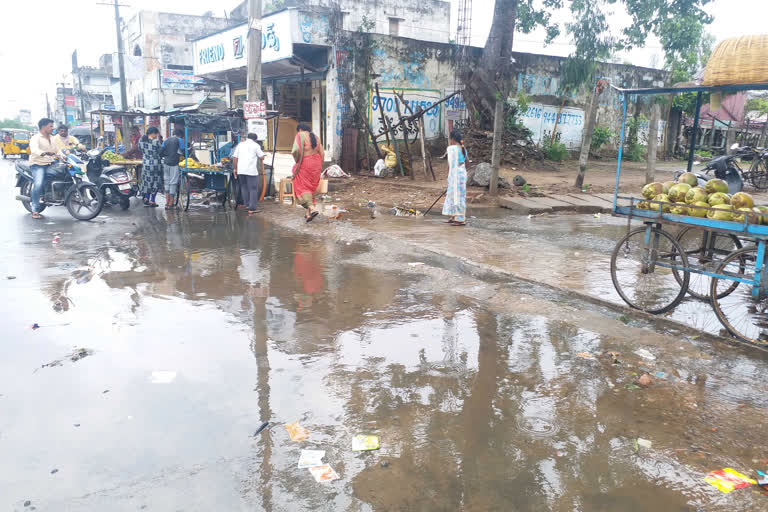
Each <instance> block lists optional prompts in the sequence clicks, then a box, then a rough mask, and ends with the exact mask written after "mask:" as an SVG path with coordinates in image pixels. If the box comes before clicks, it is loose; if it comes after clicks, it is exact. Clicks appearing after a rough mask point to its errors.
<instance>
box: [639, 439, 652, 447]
mask: <svg viewBox="0 0 768 512" xmlns="http://www.w3.org/2000/svg"><path fill="white" fill-rule="evenodd" d="M637 446H638V447H640V448H650V447H651V446H653V443H652V442H651V441H649V440H647V439H643V438H642V437H638V438H637Z"/></svg>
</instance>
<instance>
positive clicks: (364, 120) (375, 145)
mask: <svg viewBox="0 0 768 512" xmlns="http://www.w3.org/2000/svg"><path fill="white" fill-rule="evenodd" d="M352 105H354V107H355V111H356V112H357V115H358V116H360V119H361V120H362V121H363V122H364V123H365V128H366V129H367V131H368V136H369V137H370V138H371V142H372V143H373V145H374V147H375V148H376V155H378V157H379V160H381V159H383V158H384V156H383V155H382V154H381V149H380V148H379V145H378V144H376V136H375V135H374V134H373V130H372V129H371V124H370V123H369V122H368V115H367V114H366V115H363V113H362V112H363V111H362V110H360V107H359V106H358V105H357V102H356V101H355V97H354V96H352ZM379 108H381V106H379ZM365 153H366V154H368V143H367V142H366V143H365Z"/></svg>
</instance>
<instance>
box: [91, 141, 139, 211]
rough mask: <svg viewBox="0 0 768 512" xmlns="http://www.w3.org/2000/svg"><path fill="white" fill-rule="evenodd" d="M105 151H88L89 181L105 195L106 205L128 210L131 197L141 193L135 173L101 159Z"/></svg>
mask: <svg viewBox="0 0 768 512" xmlns="http://www.w3.org/2000/svg"><path fill="white" fill-rule="evenodd" d="M104 151H106V149H92V150H90V151H88V153H87V155H88V164H87V166H86V174H87V175H88V179H89V180H90V181H91V182H92V183H95V184H96V185H97V186H98V187H99V190H101V193H102V194H103V195H104V204H106V205H111V206H115V205H120V207H121V208H122V209H123V210H127V209H128V208H130V207H131V197H133V196H135V195H136V194H137V193H138V191H139V187H138V184H137V183H136V175H135V171H134V170H133V169H127V168H125V167H123V166H122V165H112V164H110V162H109V160H105V159H103V158H101V156H102V155H103V154H104Z"/></svg>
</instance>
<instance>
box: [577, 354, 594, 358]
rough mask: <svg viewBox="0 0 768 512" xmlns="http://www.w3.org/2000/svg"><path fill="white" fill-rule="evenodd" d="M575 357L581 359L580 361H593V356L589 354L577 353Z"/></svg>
mask: <svg viewBox="0 0 768 512" xmlns="http://www.w3.org/2000/svg"><path fill="white" fill-rule="evenodd" d="M576 355H577V356H578V357H580V358H582V359H595V356H593V355H592V354H590V353H589V352H579V353H578V354H576Z"/></svg>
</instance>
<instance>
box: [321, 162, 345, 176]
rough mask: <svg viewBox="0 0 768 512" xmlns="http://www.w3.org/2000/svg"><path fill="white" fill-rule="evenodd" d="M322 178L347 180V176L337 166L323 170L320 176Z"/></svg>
mask: <svg viewBox="0 0 768 512" xmlns="http://www.w3.org/2000/svg"><path fill="white" fill-rule="evenodd" d="M321 176H322V177H323V178H349V174H347V173H345V172H344V170H343V169H342V168H341V167H339V166H338V165H332V166H330V167H328V168H327V169H326V170H324V171H323V172H322V174H321Z"/></svg>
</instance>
